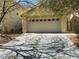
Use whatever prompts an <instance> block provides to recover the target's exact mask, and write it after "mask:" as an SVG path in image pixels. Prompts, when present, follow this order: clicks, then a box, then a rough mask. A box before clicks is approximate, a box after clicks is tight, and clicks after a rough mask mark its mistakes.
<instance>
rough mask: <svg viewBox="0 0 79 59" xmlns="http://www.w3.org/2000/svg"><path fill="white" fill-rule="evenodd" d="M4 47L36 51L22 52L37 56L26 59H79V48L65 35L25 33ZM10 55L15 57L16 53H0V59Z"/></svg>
mask: <svg viewBox="0 0 79 59" xmlns="http://www.w3.org/2000/svg"><path fill="white" fill-rule="evenodd" d="M3 46H5V47H6V46H7V47H8V48H12V49H18V50H32V49H34V50H33V51H29V52H20V53H21V54H23V55H25V56H30V55H34V56H35V57H34V56H33V57H32V58H29V57H27V58H25V59H79V50H78V48H77V47H75V46H74V44H73V43H72V42H71V41H70V40H69V38H68V37H67V36H66V35H63V34H61V35H59V34H34V33H29V34H28V33H25V34H22V35H21V36H19V37H16V38H15V39H14V40H12V41H10V42H9V43H7V44H3ZM10 55H14V56H15V55H16V53H15V52H13V51H12V50H5V51H0V59H7V58H8V56H10ZM36 57H37V58H36ZM16 59H23V57H22V56H20V55H19V56H17V58H16Z"/></svg>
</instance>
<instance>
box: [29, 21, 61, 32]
mask: <svg viewBox="0 0 79 59" xmlns="http://www.w3.org/2000/svg"><path fill="white" fill-rule="evenodd" d="M28 31H29V32H60V31H61V26H60V21H50V22H49V21H47V22H29V24H28Z"/></svg>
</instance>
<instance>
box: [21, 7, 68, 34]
mask: <svg viewBox="0 0 79 59" xmlns="http://www.w3.org/2000/svg"><path fill="white" fill-rule="evenodd" d="M54 14H55V13H54V12H53V11H51V10H49V9H48V8H44V7H42V6H41V7H35V8H31V9H29V10H25V11H24V12H22V13H20V15H21V17H22V18H23V19H22V31H23V32H24V33H25V32H48V33H52V32H55V33H57V32H67V19H66V17H64V16H59V17H58V16H53V15H54Z"/></svg>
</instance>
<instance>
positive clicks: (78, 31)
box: [72, 20, 79, 33]
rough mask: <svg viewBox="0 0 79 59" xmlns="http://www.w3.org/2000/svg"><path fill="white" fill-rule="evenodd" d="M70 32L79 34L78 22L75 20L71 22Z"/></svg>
mask: <svg viewBox="0 0 79 59" xmlns="http://www.w3.org/2000/svg"><path fill="white" fill-rule="evenodd" d="M72 31H73V32H76V33H79V20H78V21H77V20H75V21H73V23H72Z"/></svg>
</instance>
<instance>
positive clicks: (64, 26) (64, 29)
mask: <svg viewBox="0 0 79 59" xmlns="http://www.w3.org/2000/svg"><path fill="white" fill-rule="evenodd" d="M61 32H67V19H66V17H62V18H61Z"/></svg>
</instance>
